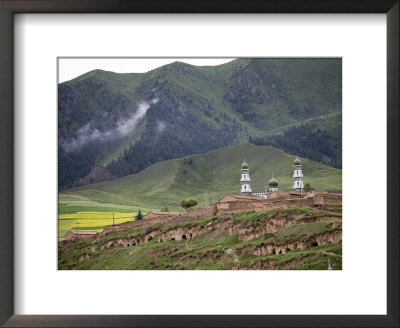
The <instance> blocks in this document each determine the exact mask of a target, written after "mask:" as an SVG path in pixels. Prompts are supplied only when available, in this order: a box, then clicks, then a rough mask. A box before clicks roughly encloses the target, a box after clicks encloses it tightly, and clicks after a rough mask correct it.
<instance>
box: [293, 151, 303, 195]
mask: <svg viewBox="0 0 400 328" xmlns="http://www.w3.org/2000/svg"><path fill="white" fill-rule="evenodd" d="M302 168H303V166H302V165H301V162H300V160H299V159H298V158H297V156H296V159H295V160H294V162H293V179H294V181H293V190H296V191H300V192H301V191H302V190H303V189H304V185H303V172H302Z"/></svg>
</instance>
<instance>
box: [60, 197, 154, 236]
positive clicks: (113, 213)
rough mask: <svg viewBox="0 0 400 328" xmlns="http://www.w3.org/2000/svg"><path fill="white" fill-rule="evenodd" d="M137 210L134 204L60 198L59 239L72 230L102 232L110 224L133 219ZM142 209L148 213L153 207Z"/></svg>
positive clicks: (144, 212)
mask: <svg viewBox="0 0 400 328" xmlns="http://www.w3.org/2000/svg"><path fill="white" fill-rule="evenodd" d="M137 210H138V208H137V207H133V206H124V205H117V204H99V203H94V202H80V201H65V200H59V203H58V240H63V239H64V236H65V235H66V234H67V233H68V231H70V230H77V229H78V228H79V230H80V231H97V232H100V231H103V229H104V228H105V227H107V226H109V225H112V224H120V223H124V222H127V221H133V220H134V217H135V216H136V214H137ZM141 211H142V213H143V214H147V213H148V212H149V211H151V209H148V208H143V209H142V208H141ZM113 217H114V220H113Z"/></svg>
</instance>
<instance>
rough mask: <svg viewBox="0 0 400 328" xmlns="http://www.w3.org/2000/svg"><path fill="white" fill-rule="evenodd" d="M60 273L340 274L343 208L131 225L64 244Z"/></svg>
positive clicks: (59, 255)
mask: <svg viewBox="0 0 400 328" xmlns="http://www.w3.org/2000/svg"><path fill="white" fill-rule="evenodd" d="M329 267H330V268H329ZM58 269H59V270H328V269H333V270H341V269H342V208H341V206H340V207H337V206H336V207H333V208H329V209H327V210H321V209H316V208H294V209H280V210H269V211H266V212H253V213H245V212H242V213H236V214H234V215H218V216H212V217H200V218H196V219H193V218H183V217H176V218H171V219H166V220H163V222H160V223H154V222H153V223H152V222H151V221H150V220H142V221H135V222H126V223H124V224H121V225H116V226H113V227H109V228H107V229H106V230H105V231H104V232H102V233H99V234H98V235H96V236H94V237H92V238H89V239H74V240H65V241H60V242H59V243H58Z"/></svg>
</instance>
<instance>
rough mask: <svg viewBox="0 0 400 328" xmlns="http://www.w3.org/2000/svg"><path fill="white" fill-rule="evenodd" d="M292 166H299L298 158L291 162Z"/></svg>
mask: <svg viewBox="0 0 400 328" xmlns="http://www.w3.org/2000/svg"><path fill="white" fill-rule="evenodd" d="M293 164H294V165H301V162H300V160H299V159H298V158H296V159H295V160H294V162H293Z"/></svg>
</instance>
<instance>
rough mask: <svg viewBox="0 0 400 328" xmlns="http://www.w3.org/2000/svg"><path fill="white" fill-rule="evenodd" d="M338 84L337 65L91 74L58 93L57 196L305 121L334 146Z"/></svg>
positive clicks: (272, 62)
mask: <svg viewBox="0 0 400 328" xmlns="http://www.w3.org/2000/svg"><path fill="white" fill-rule="evenodd" d="M341 84H342V78H341V59H335V58H331V59H327V58H324V59H319V58H311V59H285V58H264V59H263V58H258V59H245V58H242V59H237V60H233V61H232V62H229V63H226V64H223V65H219V66H208V67H205V66H204V67H197V66H192V65H188V64H185V63H182V62H174V63H172V64H169V65H166V66H162V67H159V68H157V69H155V70H152V71H150V72H148V73H144V74H133V73H132V74H117V73H113V72H106V71H102V70H95V71H92V72H88V73H86V74H84V75H82V76H80V77H78V78H76V79H73V80H71V81H68V82H64V83H61V84H60V85H59V87H58V117H59V121H58V132H59V133H58V136H59V148H58V156H59V157H58V159H59V163H58V174H59V180H58V182H59V190H64V189H67V188H70V187H73V186H78V185H81V184H89V183H93V182H99V181H105V180H112V179H115V178H118V177H123V176H126V175H130V174H133V173H137V172H140V171H142V170H143V169H145V168H147V167H149V166H150V165H152V164H154V163H157V162H160V161H164V160H167V159H173V158H181V157H184V156H188V155H192V154H198V153H205V152H207V151H210V150H213V149H218V148H221V147H225V146H229V145H235V144H238V143H242V142H244V141H247V140H248V137H249V136H253V137H257V136H265V135H270V134H275V133H277V132H279V131H282V129H283V130H284V129H287V128H288V127H289V126H292V125H298V124H299V123H301V122H303V121H313V122H323V123H324V124H322V125H321V128H323V129H326V130H327V131H328V133H329V134H331V135H332V136H333V137H334V138H338V139H340V140H341V120H339V121H337V120H336V118H337V117H338V116H337V115H333V114H338V113H340V112H341V102H342V94H341V88H342V86H341ZM329 122H333V123H335V128H332V127H331V124H330V123H329ZM337 123H339V126H337ZM324 125H325V126H324ZM327 163H330V162H329V161H327Z"/></svg>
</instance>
